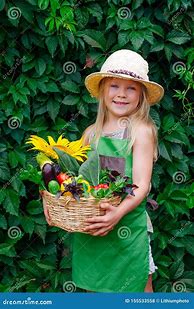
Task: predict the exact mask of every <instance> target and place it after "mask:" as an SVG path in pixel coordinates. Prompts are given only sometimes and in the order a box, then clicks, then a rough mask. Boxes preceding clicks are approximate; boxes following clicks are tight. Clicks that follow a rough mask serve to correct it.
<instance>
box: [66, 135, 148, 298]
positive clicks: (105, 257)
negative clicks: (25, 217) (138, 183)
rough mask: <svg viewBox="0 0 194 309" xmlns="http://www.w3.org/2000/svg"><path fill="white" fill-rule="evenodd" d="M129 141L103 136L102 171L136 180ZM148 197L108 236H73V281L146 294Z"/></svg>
mask: <svg viewBox="0 0 194 309" xmlns="http://www.w3.org/2000/svg"><path fill="white" fill-rule="evenodd" d="M127 146H128V138H127V136H126V134H125V136H124V138H123V139H117V138H110V137H104V136H101V137H100V140H99V143H98V146H97V150H98V152H99V155H100V162H101V168H105V167H108V168H110V169H113V170H118V172H120V173H121V174H122V175H126V176H129V177H131V179H132V153H129V154H127ZM145 206H146V198H145V199H144V200H143V201H142V202H141V203H140V204H139V205H138V206H137V207H136V208H135V209H134V210H133V211H131V212H129V213H128V214H126V215H125V216H124V217H123V218H122V219H121V220H120V221H119V223H118V224H117V225H115V227H114V229H113V230H112V231H111V232H109V233H108V234H107V235H106V236H92V235H89V234H83V233H73V243H72V249H73V254H72V280H73V282H74V283H75V285H76V286H77V287H79V288H82V289H86V290H90V291H94V292H144V288H145V286H146V283H147V280H148V273H149V254H148V252H149V251H148V248H149V247H148V234H147V218H146V210H145Z"/></svg>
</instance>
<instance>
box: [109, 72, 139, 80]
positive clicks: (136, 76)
mask: <svg viewBox="0 0 194 309" xmlns="http://www.w3.org/2000/svg"><path fill="white" fill-rule="evenodd" d="M108 72H110V73H117V74H125V75H129V76H131V77H134V78H138V79H144V78H143V77H141V76H139V75H137V74H136V73H134V72H131V71H127V70H108V71H107V73H108Z"/></svg>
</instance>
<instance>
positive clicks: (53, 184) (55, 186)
mask: <svg viewBox="0 0 194 309" xmlns="http://www.w3.org/2000/svg"><path fill="white" fill-rule="evenodd" d="M48 189H49V192H50V193H52V194H54V195H55V194H57V192H58V191H60V185H59V183H58V182H57V181H56V180H51V181H49V183H48Z"/></svg>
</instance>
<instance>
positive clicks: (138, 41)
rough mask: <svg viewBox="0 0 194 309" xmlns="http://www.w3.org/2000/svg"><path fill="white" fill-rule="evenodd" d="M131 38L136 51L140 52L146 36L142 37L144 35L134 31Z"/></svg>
mask: <svg viewBox="0 0 194 309" xmlns="http://www.w3.org/2000/svg"><path fill="white" fill-rule="evenodd" d="M129 37H130V40H131V43H132V44H133V47H134V48H135V50H138V49H139V48H140V47H141V45H142V44H143V41H144V36H143V35H142V33H138V32H135V31H133V32H132V33H131V35H130V36H129Z"/></svg>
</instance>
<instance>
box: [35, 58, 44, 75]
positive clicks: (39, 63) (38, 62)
mask: <svg viewBox="0 0 194 309" xmlns="http://www.w3.org/2000/svg"><path fill="white" fill-rule="evenodd" d="M35 69H36V72H37V73H38V74H39V75H40V76H41V75H42V74H43V73H44V71H45V70H46V63H45V61H44V59H42V58H39V59H38V60H36V65H35Z"/></svg>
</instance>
